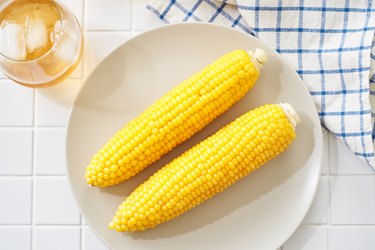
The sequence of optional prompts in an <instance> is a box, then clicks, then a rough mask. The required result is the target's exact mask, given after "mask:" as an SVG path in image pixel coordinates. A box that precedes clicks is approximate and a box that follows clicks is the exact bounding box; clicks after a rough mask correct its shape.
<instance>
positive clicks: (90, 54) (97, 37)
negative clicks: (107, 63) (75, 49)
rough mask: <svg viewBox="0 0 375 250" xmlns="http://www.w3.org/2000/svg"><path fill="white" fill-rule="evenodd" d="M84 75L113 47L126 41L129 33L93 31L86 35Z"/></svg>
mask: <svg viewBox="0 0 375 250" xmlns="http://www.w3.org/2000/svg"><path fill="white" fill-rule="evenodd" d="M86 37H87V40H86V46H85V51H84V55H85V56H84V60H85V61H84V76H85V77H87V76H89V74H90V73H91V72H92V70H93V69H94V68H95V67H96V66H97V65H98V64H99V62H100V61H101V60H102V59H103V58H104V57H105V56H107V55H108V54H109V53H110V52H112V51H113V50H114V49H115V48H117V47H118V46H120V45H121V44H122V43H124V42H125V41H127V40H128V39H129V38H130V37H131V34H130V33H108V32H93V33H90V34H87V35H86ZM103 44H105V46H103Z"/></svg>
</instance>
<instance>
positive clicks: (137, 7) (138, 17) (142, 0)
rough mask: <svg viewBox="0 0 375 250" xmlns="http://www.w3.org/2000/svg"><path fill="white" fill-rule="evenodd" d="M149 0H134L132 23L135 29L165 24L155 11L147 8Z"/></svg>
mask: <svg viewBox="0 0 375 250" xmlns="http://www.w3.org/2000/svg"><path fill="white" fill-rule="evenodd" d="M147 3H148V0H133V2H132V17H133V19H132V24H133V29H134V30H146V29H150V28H154V27H157V26H161V25H162V24H164V22H163V21H161V20H160V19H159V18H158V17H157V16H156V15H155V14H154V13H152V12H151V11H149V10H148V9H146V5H147Z"/></svg>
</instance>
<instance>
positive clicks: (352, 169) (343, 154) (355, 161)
mask: <svg viewBox="0 0 375 250" xmlns="http://www.w3.org/2000/svg"><path fill="white" fill-rule="evenodd" d="M329 152H330V173H331V174H335V175H350V174H369V175H373V174H374V172H373V171H372V170H371V168H370V167H369V166H367V164H366V163H364V162H363V161H362V160H361V159H359V158H358V157H357V156H355V155H354V154H353V153H352V152H351V151H350V149H349V148H348V147H347V146H346V145H345V144H344V143H343V142H342V141H341V140H339V139H338V138H336V137H335V136H334V135H330V136H329Z"/></svg>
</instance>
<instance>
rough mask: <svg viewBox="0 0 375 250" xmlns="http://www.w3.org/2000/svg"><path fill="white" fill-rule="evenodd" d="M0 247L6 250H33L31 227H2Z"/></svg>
mask: <svg viewBox="0 0 375 250" xmlns="http://www.w3.org/2000/svg"><path fill="white" fill-rule="evenodd" d="M0 245H1V246H0V247H1V249H4V250H31V227H27V226H25V227H0Z"/></svg>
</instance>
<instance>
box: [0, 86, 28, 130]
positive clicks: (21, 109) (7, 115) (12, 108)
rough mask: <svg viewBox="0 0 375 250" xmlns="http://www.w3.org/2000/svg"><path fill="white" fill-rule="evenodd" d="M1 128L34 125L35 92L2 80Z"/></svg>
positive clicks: (0, 102)
mask: <svg viewBox="0 0 375 250" xmlns="http://www.w3.org/2000/svg"><path fill="white" fill-rule="evenodd" d="M0 117H1V119H0V126H32V125H33V90H32V89H29V88H25V87H22V86H21V85H18V84H16V83H14V82H12V81H10V80H0Z"/></svg>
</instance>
